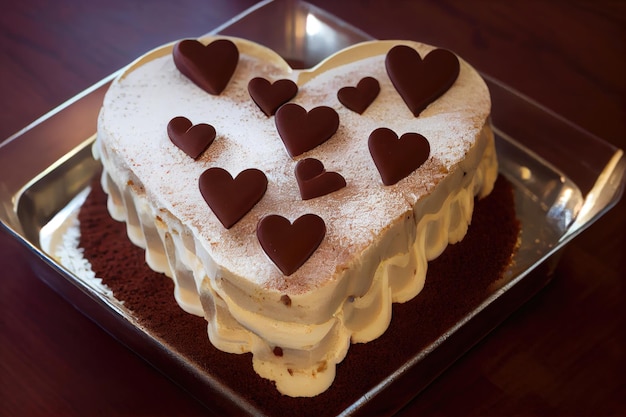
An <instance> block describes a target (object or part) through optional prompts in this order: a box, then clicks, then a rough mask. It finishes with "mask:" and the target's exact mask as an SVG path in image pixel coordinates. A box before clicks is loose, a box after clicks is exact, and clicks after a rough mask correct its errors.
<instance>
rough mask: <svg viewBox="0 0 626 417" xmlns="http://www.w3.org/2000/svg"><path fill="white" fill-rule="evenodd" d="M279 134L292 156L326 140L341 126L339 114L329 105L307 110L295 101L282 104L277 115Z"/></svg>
mask: <svg viewBox="0 0 626 417" xmlns="http://www.w3.org/2000/svg"><path fill="white" fill-rule="evenodd" d="M275 119H276V120H275V122H276V128H277V129H278V134H279V135H280V138H281V139H282V140H283V143H284V144H285V148H287V152H288V153H289V155H290V156H291V157H295V156H298V155H300V154H302V153H304V152H307V151H310V150H311V149H313V148H315V147H316V146H319V145H321V144H322V143H324V142H326V141H327V140H328V139H330V137H331V136H332V135H334V134H335V132H336V131H337V129H338V128H339V115H338V114H337V112H336V111H335V110H334V109H333V108H331V107H327V106H319V107H315V108H313V109H311V111H309V112H307V111H306V110H305V109H304V108H302V107H301V106H299V105H297V104H295V103H287V104H285V105H283V106H281V107H280V108H279V109H278V111H277V112H276V116H275Z"/></svg>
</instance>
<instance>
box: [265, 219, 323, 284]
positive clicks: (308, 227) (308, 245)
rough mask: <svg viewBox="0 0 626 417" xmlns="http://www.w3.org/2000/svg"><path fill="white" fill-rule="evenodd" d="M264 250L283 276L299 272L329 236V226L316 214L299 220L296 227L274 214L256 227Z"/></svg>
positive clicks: (295, 223) (295, 224)
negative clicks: (327, 227) (327, 230)
mask: <svg viewBox="0 0 626 417" xmlns="http://www.w3.org/2000/svg"><path fill="white" fill-rule="evenodd" d="M256 233H257V238H258V239H259V243H260V244H261V247H262V248H263V250H264V251H265V253H266V254H267V256H269V257H270V259H271V260H272V262H274V263H275V264H276V266H277V267H278V269H280V270H281V271H282V273H283V274H285V275H287V276H289V275H291V274H293V273H294V272H296V271H297V270H298V268H300V267H301V266H302V265H304V263H305V262H306V261H307V259H309V258H310V257H311V255H312V254H313V252H315V250H316V249H317V248H318V246H319V245H320V243H322V240H323V239H324V236H325V235H326V224H325V223H324V220H323V219H322V218H321V217H319V216H318V215H316V214H305V215H303V216H300V217H298V218H297V219H296V221H294V222H293V224H292V223H291V222H290V221H289V220H288V219H286V218H284V217H283V216H279V215H277V214H271V215H268V216H265V217H263V218H262V219H261V220H260V221H259V223H258V224H257V229H256Z"/></svg>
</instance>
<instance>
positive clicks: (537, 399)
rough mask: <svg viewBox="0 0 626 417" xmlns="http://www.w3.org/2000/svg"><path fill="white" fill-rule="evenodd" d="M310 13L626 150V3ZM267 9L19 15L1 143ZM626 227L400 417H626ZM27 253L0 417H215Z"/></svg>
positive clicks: (6, 351) (609, 223) (607, 222)
mask: <svg viewBox="0 0 626 417" xmlns="http://www.w3.org/2000/svg"><path fill="white" fill-rule="evenodd" d="M312 2H313V3H314V4H316V5H319V6H320V7H322V8H324V9H326V10H328V11H330V12H332V13H334V14H336V15H337V16H339V17H340V18H343V19H344V20H346V21H348V22H350V23H352V24H354V25H355V26H357V27H360V28H362V29H363V30H365V31H367V32H369V33H370V34H372V35H373V36H375V37H379V38H406V39H415V40H420V41H423V42H426V43H433V44H437V45H439V46H443V47H447V48H450V49H452V50H454V51H456V52H457V53H459V54H460V55H461V56H463V57H464V58H465V59H467V60H468V61H469V62H471V63H472V64H473V65H474V66H476V67H477V68H478V69H479V70H481V71H483V72H485V73H486V74H489V75H491V76H493V77H495V78H498V79H500V80H501V81H503V82H504V83H506V84H508V85H510V86H512V87H513V88H515V89H517V90H519V91H522V92H523V93H524V94H526V95H527V96H529V97H530V98H532V99H534V100H536V101H538V102H540V103H542V104H543V105H545V106H547V107H548V108H550V109H552V110H554V111H556V112H557V113H560V114H561V115H563V116H564V117H565V118H566V119H569V120H570V121H572V122H573V123H575V124H578V125H580V126H581V127H582V128H584V129H586V130H588V131H590V132H591V133H593V134H595V135H597V136H599V137H601V138H603V139H605V140H606V141H608V142H610V143H613V144H614V145H616V146H618V147H620V148H622V149H626V125H625V120H626V106H625V102H626V95H625V90H626V77H625V76H624V74H626V53H625V50H626V3H624V2H620V1H606V0H605V1H595V2H592V1H555V2H541V1H518V0H516V1H509V2H495V1H494V2H492V1H486V0H485V1H477V0H474V1H464V2H461V1H453V0H450V1H442V0H439V1H434V0H433V1H397V2H388V1H386V0H371V1H341V2H340V1H336V0H334V1H331V0H315V1H312ZM253 3H254V1H251V0H239V1H232V0H221V1H218V0H213V1H211V2H206V1H200V0H197V1H194V0H188V1H182V2H171V1H152V2H144V1H119V0H107V1H100V0H98V1H90V2H79V1H71V0H57V1H55V2H47V1H41V0H22V1H20V2H10V3H8V4H5V5H4V7H3V10H2V13H1V14H0V22H1V23H0V45H1V48H0V50H1V51H2V65H1V66H0V72H1V75H0V85H1V88H0V91H1V92H2V100H1V108H0V119H1V123H0V138H6V137H8V136H10V135H11V134H13V133H14V132H16V131H18V130H19V129H21V128H23V127H24V126H26V125H27V124H29V123H30V122H32V121H33V120H35V119H36V118H38V117H39V116H41V115H43V114H44V113H46V112H47V111H49V110H50V109H52V108H54V107H55V106H57V105H59V104H60V103H62V102H63V101H65V100H66V99H69V98H70V97H72V96H74V95H75V94H77V93H79V92H80V91H82V90H83V89H85V88H87V87H88V86H90V85H92V84H93V83H95V82H97V81H99V80H100V79H102V78H104V77H105V76H107V75H109V74H111V73H112V72H114V71H115V70H117V69H119V68H120V67H122V66H123V65H125V64H126V63H128V62H130V61H131V60H132V59H134V58H135V57H137V56H139V55H141V54H142V53H144V52H145V51H147V50H149V49H151V48H152V47H155V46H158V45H160V44H162V43H165V42H169V41H171V40H174V39H179V38H182V37H192V36H197V35H199V34H202V33H205V32H207V31H209V30H211V29H212V28H214V27H216V26H217V25H219V24H221V23H223V22H225V21H226V20H227V19H229V18H230V17H232V16H234V15H236V14H237V13H239V12H240V11H242V10H244V9H246V8H247V7H249V6H251V5H252V4H253ZM175 4H178V5H176V6H175ZM581 157H584V155H581ZM624 213H626V203H625V201H624V199H622V200H621V201H620V203H619V204H618V206H617V207H616V208H614V209H613V210H612V211H610V212H609V213H607V214H606V215H605V216H604V217H603V218H602V219H600V220H599V221H598V222H597V223H596V224H594V225H593V226H592V227H591V228H590V229H589V230H587V231H585V232H584V233H583V234H582V235H581V236H579V237H577V238H576V239H575V240H574V241H573V242H572V243H571V244H570V245H568V247H567V248H566V250H565V252H564V253H563V257H562V260H561V262H560V264H559V266H558V268H557V270H556V272H555V276H554V279H553V281H552V282H551V284H549V285H548V286H547V287H546V288H545V289H544V290H543V291H541V292H540V293H539V294H538V295H536V296H535V297H534V298H533V299H532V300H531V301H530V302H528V303H527V304H526V305H525V306H523V308H521V309H520V310H518V311H517V312H516V313H514V314H513V315H512V316H511V317H509V318H508V319H507V320H506V321H505V322H504V323H503V324H502V325H501V326H500V327H499V328H497V329H496V330H495V331H493V332H492V333H491V334H490V335H489V336H488V337H487V338H486V339H484V340H483V341H482V342H481V343H480V344H479V345H477V346H476V347H475V348H473V349H472V350H471V351H470V352H469V353H467V354H466V355H465V356H464V357H463V358H462V359H461V360H459V361H458V362H457V363H456V364H455V365H454V366H453V367H452V368H450V369H449V370H448V371H446V372H445V373H444V374H443V375H442V376H441V377H440V378H439V379H438V380H436V381H435V382H434V383H433V384H432V385H431V386H430V387H429V388H427V389H426V390H425V391H424V392H423V393H422V394H421V395H419V396H418V397H417V398H416V399H415V400H414V401H413V402H412V403H411V404H409V405H408V406H407V407H406V408H405V409H404V410H403V411H402V412H401V414H402V415H414V414H418V413H419V414H420V415H459V414H462V415H466V414H491V415H506V414H522V415H529V414H550V415H572V414H577V415H590V414H594V415H618V414H625V413H626V373H625V372H624V371H625V370H626V360H625V356H626V339H625V338H626V332H625V331H624V330H625V329H626V303H625V302H624V300H625V295H626V291H625V289H626V282H625V281H624V278H625V275H626V273H625V271H626V264H625V262H624V259H625V258H624V256H623V254H624V253H626V240H625V236H626V233H625V232H626V216H625V214H624ZM27 255H28V254H27V252H26V250H25V249H24V248H22V247H21V246H20V245H19V244H17V243H16V242H15V241H14V240H13V239H12V238H10V237H9V235H8V234H7V233H6V232H4V231H2V232H1V233H0V276H1V277H2V280H1V283H0V415H18V416H33V415H68V416H74V415H76V416H84V415H120V414H123V415H128V414H137V415H155V414H158V415H198V414H203V413H205V410H204V409H203V408H202V406H200V405H199V404H198V403H196V402H195V400H193V399H192V398H191V397H189V396H188V395H187V394H186V393H185V392H184V391H182V390H181V389H179V388H178V387H177V386H176V385H174V384H173V383H171V382H170V381H169V380H168V379H167V378H166V377H164V376H162V375H161V374H160V373H158V372H157V371H156V370H154V369H153V368H151V367H150V366H149V365H147V364H146V363H144V362H143V361H142V360H141V359H140V358H138V357H137V356H135V355H134V354H133V353H131V352H130V351H128V350H127V349H126V348H125V347H123V346H122V345H120V344H119V343H117V342H116V341H115V340H114V339H113V338H111V337H110V336H109V335H107V334H106V333H105V332H104V331H102V330H101V329H100V328H99V327H98V326H97V325H95V324H94V323H92V322H91V321H89V320H88V319H86V318H85V317H84V316H83V315H81V314H80V313H79V312H78V311H76V310H75V309H74V308H73V307H72V305H71V304H70V303H68V302H67V301H65V300H64V299H62V298H61V297H59V296H58V295H57V294H56V293H55V292H54V291H52V290H51V289H50V288H48V287H47V286H46V285H45V284H43V283H42V282H41V281H40V280H39V279H38V278H37V277H36V276H35V274H34V273H33V272H32V271H31V269H30V267H29V265H28V262H29V260H30V259H29V257H28V256H27Z"/></svg>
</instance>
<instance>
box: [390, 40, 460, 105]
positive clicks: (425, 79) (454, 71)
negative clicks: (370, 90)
mask: <svg viewBox="0 0 626 417" xmlns="http://www.w3.org/2000/svg"><path fill="white" fill-rule="evenodd" d="M385 67H386V69H387V74H388V75H389V78H390V79H391V82H392V83H393V85H394V87H395V88H396V90H397V91H398V93H399V94H400V96H401V97H402V99H403V100H404V102H405V103H406V105H407V106H408V108H409V109H410V110H411V112H412V113H413V115H414V116H416V117H417V116H418V115H419V114H420V113H421V112H422V110H424V109H425V108H426V107H427V106H428V105H429V104H430V103H432V102H433V101H435V100H437V99H438V98H439V97H440V96H441V95H442V94H443V93H445V92H446V91H447V90H448V89H449V88H450V87H451V86H452V84H454V82H455V81H456V79H457V77H458V76H459V70H460V65H459V59H458V58H457V57H456V55H454V54H453V53H452V52H450V51H448V50H445V49H435V50H433V51H431V52H429V53H428V54H427V55H426V57H425V58H424V60H422V57H421V56H420V54H419V53H418V52H417V51H416V50H415V49H413V48H411V47H410V46H406V45H397V46H394V47H393V48H391V49H390V50H389V52H387V56H386V58H385Z"/></svg>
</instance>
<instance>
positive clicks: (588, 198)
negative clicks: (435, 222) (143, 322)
mask: <svg viewBox="0 0 626 417" xmlns="http://www.w3.org/2000/svg"><path fill="white" fill-rule="evenodd" d="M264 21H272V22H273V23H275V24H276V25H277V26H279V22H283V26H284V27H285V28H289V29H288V30H287V31H286V32H285V33H280V34H272V33H267V31H264V29H263V28H264V25H261V24H255V22H256V23H258V22H264ZM311 22H312V23H311ZM307 24H308V25H312V24H313V25H315V31H311V30H309V31H307ZM309 27H310V26H309ZM218 33H219V34H224V35H230V36H239V37H243V38H247V39H251V40H254V41H256V42H259V43H262V44H265V45H267V46H269V47H270V48H272V49H274V50H275V51H277V52H278V53H279V54H281V55H282V56H283V57H284V58H285V59H286V60H288V61H289V62H290V63H292V65H294V66H297V67H301V68H309V67H311V66H314V65H315V64H317V63H318V62H319V61H321V60H322V59H323V58H325V57H327V56H328V55H331V54H332V53H334V52H336V51H338V50H340V49H343V48H345V47H346V46H349V45H351V44H354V43H356V42H359V41H364V40H369V39H371V37H370V36H369V35H367V34H366V33H365V32H362V31H360V30H359V29H356V28H354V27H352V26H350V25H348V24H346V23H345V22H343V21H341V20H339V19H337V18H336V17H334V16H332V15H330V14H328V13H326V12H324V11H323V10H320V9H319V8H316V7H314V6H312V5H310V4H308V3H305V2H301V1H294V0H275V1H266V2H262V3H260V4H259V5H257V6H255V7H253V8H251V9H249V10H248V11H246V12H244V13H242V14H241V15H239V16H237V17H236V18H234V19H232V20H231V21H229V22H227V23H226V24H224V25H222V26H221V27H219V28H217V29H215V30H214V31H212V32H211V34H218ZM116 75H117V74H112V75H111V76H109V77H107V78H106V79H104V80H102V81H101V82H100V83H98V84H96V85H94V86H93V87H92V88H90V89H88V90H86V91H84V92H83V93H81V94H80V95H78V96H76V97H74V98H73V99H71V100H69V101H68V102H66V103H64V104H63V105H61V106H60V107H58V108H56V109H54V110H53V111H51V112H49V113H48V114H46V115H44V116H43V117H41V118H40V119H39V120H37V121H36V122H34V123H33V124H31V125H30V126H28V127H26V128H24V129H23V130H21V131H20V132H18V133H17V134H15V135H13V136H12V137H10V138H9V139H8V140H6V141H5V142H3V143H2V144H0V221H1V223H2V226H3V227H4V228H6V230H8V231H9V232H10V233H11V234H12V235H13V236H14V237H15V238H16V239H17V240H19V241H20V242H22V243H23V244H24V245H25V246H26V247H27V248H28V249H29V250H30V251H32V253H33V254H34V255H36V258H37V260H38V261H37V262H32V266H33V268H34V269H35V271H36V272H37V274H38V276H40V277H41V278H42V280H44V281H45V282H46V283H47V284H49V285H50V286H51V287H52V288H53V289H55V290H56V291H57V292H59V293H60V294H61V295H62V296H64V297H65V298H66V299H67V300H68V301H69V302H71V303H72V304H74V305H75V306H76V307H77V308H78V309H79V310H80V311H82V312H83V313H84V314H85V315H87V316H88V317H90V318H92V319H93V320H94V321H95V322H96V323H98V324H99V325H100V326H102V327H103V328H104V329H105V330H107V331H108V332H109V333H111V334H112V335H113V336H114V337H116V338H117V339H119V340H120V341H121V342H122V343H124V344H125V345H127V346H128V347H129V348H131V349H132V350H134V351H135V352H137V354H139V355H140V356H141V357H142V358H144V359H145V360H147V361H148V362H150V363H151V364H153V365H154V366H155V367H156V368H157V369H159V370H161V371H162V372H163V373H164V374H166V375H167V376H169V377H170V378H171V379H172V380H174V381H175V382H176V383H178V384H180V385H182V386H183V387H184V388H186V389H187V390H188V391H189V392H190V393H191V394H192V395H193V396H195V397H196V398H197V399H198V400H199V401H201V402H203V403H204V404H205V405H206V406H207V407H208V408H210V409H212V410H213V411H217V412H234V413H242V412H243V413H247V414H262V415H267V414H271V412H269V411H268V410H266V409H264V408H263V406H262V405H260V404H259V403H255V402H254V401H251V400H250V399H248V398H246V397H245V396H244V395H241V394H242V393H237V392H233V390H232V389H230V387H228V386H224V385H223V384H222V383H221V382H220V381H217V380H216V379H215V378H213V376H212V375H211V373H210V372H209V371H206V370H203V369H201V368H199V367H196V366H194V365H193V364H190V362H189V361H188V360H187V359H186V358H185V357H184V356H183V355H181V354H179V353H178V352H176V351H175V350H174V349H172V348H171V347H170V346H167V345H165V344H163V343H162V342H161V341H159V340H158V339H157V338H156V337H155V336H154V335H153V334H151V333H150V332H149V331H147V330H146V329H144V328H142V327H141V326H139V325H138V323H137V321H136V319H135V318H134V317H133V315H132V313H131V312H129V311H127V310H126V309H125V308H124V307H123V305H122V304H121V303H120V302H119V301H118V300H116V299H115V298H113V297H112V296H110V295H109V294H108V293H107V292H106V291H103V290H102V289H101V288H100V287H99V286H97V285H93V284H92V283H91V282H86V281H83V280H81V279H79V278H78V277H76V276H75V275H74V274H72V273H71V272H70V271H69V270H68V269H67V268H66V267H64V266H63V265H60V264H59V263H58V262H57V261H55V260H54V258H53V257H52V256H51V255H50V254H49V253H48V252H47V251H46V250H45V249H46V248H54V247H55V246H56V245H57V244H58V239H59V236H60V235H61V234H63V232H64V231H65V229H66V227H67V226H68V224H69V221H70V220H71V218H72V215H74V214H75V213H76V211H77V210H78V208H79V207H80V204H81V202H82V199H83V198H84V196H85V195H86V193H87V191H88V187H89V182H90V180H91V178H92V177H93V175H94V174H95V173H96V172H97V170H98V169H99V164H98V162H96V161H94V159H93V158H92V156H91V149H90V145H91V143H92V142H93V135H94V133H95V129H96V117H97V114H98V111H99V108H100V104H101V102H102V98H103V96H104V93H105V92H106V89H107V87H108V85H109V83H110V82H111V80H112V79H113V78H115V76H116ZM485 79H486V81H487V83H488V85H489V88H490V91H491V94H492V101H493V113H492V119H493V124H494V127H495V132H496V145H497V151H498V154H499V161H500V173H501V174H503V175H504V176H505V177H506V178H508V179H509V180H510V181H511V182H512V183H513V184H514V189H515V200H516V210H517V215H518V217H519V219H520V221H521V226H522V233H521V246H520V248H519V251H518V252H517V254H516V256H515V262H514V264H513V265H512V266H511V267H510V268H509V270H508V271H507V273H506V276H505V279H503V280H501V282H500V283H499V285H498V286H497V287H494V288H493V289H492V292H491V293H490V294H489V295H488V296H487V297H486V298H485V300H484V301H483V302H482V304H480V305H479V306H478V307H477V308H476V309H475V310H473V311H470V312H468V314H467V315H466V316H465V317H463V318H462V319H461V320H459V321H458V323H456V325H455V326H454V327H453V328H451V329H449V330H448V331H447V332H445V333H444V334H442V335H441V336H440V337H439V338H438V339H437V340H436V341H435V342H434V343H432V344H431V345H430V346H428V347H427V348H425V349H424V350H421V351H418V352H414V353H413V356H412V358H411V359H410V360H409V361H408V362H406V363H404V364H402V366H399V367H398V368H397V369H396V370H394V371H392V372H390V373H389V375H388V376H387V377H386V378H384V379H382V380H381V381H379V383H378V384H377V385H375V386H373V387H371V388H370V389H368V390H366V391H364V392H362V393H361V395H360V396H359V397H358V398H352V399H349V401H347V405H343V406H341V407H340V408H337V409H333V408H332V406H330V405H329V408H328V413H329V414H332V415H353V414H366V413H367V414H377V415H378V414H390V413H392V412H394V411H396V410H398V409H399V408H401V407H402V406H403V405H404V404H406V402H408V401H409V400H410V399H411V398H413V397H414V396H416V395H417V394H418V393H419V392H420V390H422V389H423V388H424V387H425V386H426V385H427V384H428V383H429V382H430V381H432V380H433V379H434V378H435V377H436V376H437V375H438V374H440V373H441V372H442V371H443V370H444V369H445V368H446V367H447V366H449V365H450V364H451V363H453V362H454V360H456V359H457V358H458V357H459V356H460V355H462V354H463V353H464V352H465V351H467V350H468V349H469V348H470V347H471V346H472V345H473V344H475V343H476V342H477V341H478V340H480V338H482V337H483V336H484V335H485V334H487V333H488V332H489V331H490V330H491V329H493V328H494V327H495V326H496V325H498V324H499V323H500V322H502V321H503V320H504V319H505V318H506V317H507V316H508V315H509V314H510V313H512V312H513V311H515V310H516V309H517V308H518V307H519V306H520V305H521V304H523V303H524V302H525V301H526V300H527V299H528V298H530V297H531V296H532V295H533V294H534V293H535V292H537V291H538V290H539V289H541V288H542V287H543V286H544V285H545V284H546V283H547V282H548V281H549V279H550V274H551V271H552V270H553V268H554V266H555V265H556V263H557V262H558V253H559V252H560V250H561V249H563V247H564V246H565V245H566V244H567V243H568V242H569V241H570V240H572V239H573V238H574V237H575V236H576V235H578V234H579V233H580V232H582V231H583V230H585V229H586V228H588V227H589V226H590V225H591V224H593V223H594V222H595V221H596V220H597V219H598V218H599V217H600V216H602V215H603V214H604V213H605V212H606V211H607V210H609V209H610V208H611V207H613V206H614V205H615V204H616V203H617V201H618V200H619V199H620V198H621V195H622V193H623V189H624V184H625V182H626V181H625V168H626V158H625V157H624V155H623V151H622V150H620V149H617V148H615V147H614V146H612V145H610V144H608V143H607V142H605V141H603V140H601V139H599V138H597V137H595V136H593V135H591V134H589V133H588V132H585V131H583V130H581V129H580V128H578V127H577V126H575V125H573V124H571V123H570V122H568V121H567V120H565V119H563V118H561V117H559V116H558V115H556V114H554V113H552V112H550V111H549V110H547V109H545V108H543V107H542V106H540V105H538V104H537V103H535V102H533V101H531V100H529V99H528V98H526V97H524V96H523V95H521V94H519V93H517V92H515V91H513V90H511V89H510V88H508V87H507V86H505V85H503V84H502V83H500V82H498V81H497V80H494V79H492V78H490V77H487V76H485ZM33 149H37V152H33ZM588 149H593V155H594V157H593V158H592V159H590V158H581V155H589V154H590V153H589V152H587V151H586V150H588ZM339 372H341V370H339ZM407 381H410V384H407V383H406V382H407ZM330 389H333V387H331V388H330Z"/></svg>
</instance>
